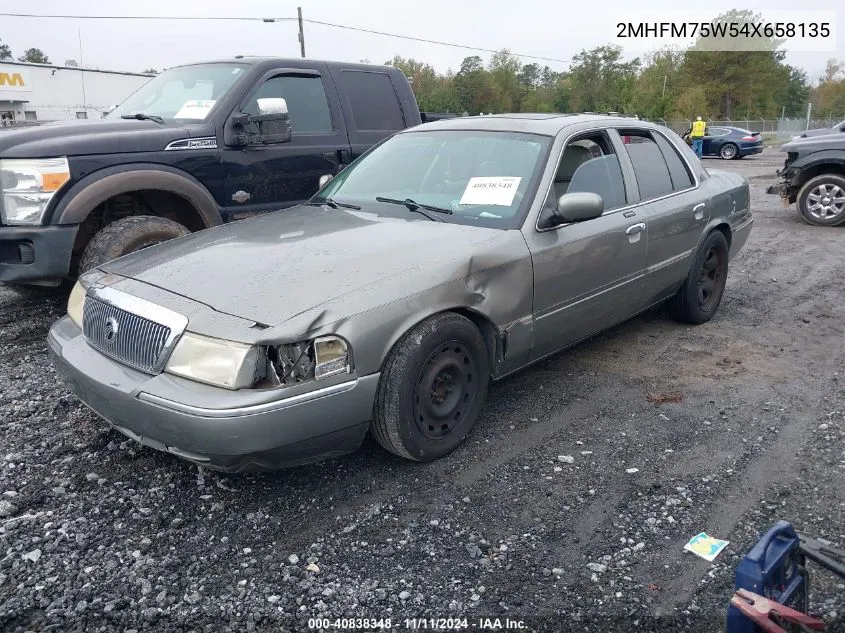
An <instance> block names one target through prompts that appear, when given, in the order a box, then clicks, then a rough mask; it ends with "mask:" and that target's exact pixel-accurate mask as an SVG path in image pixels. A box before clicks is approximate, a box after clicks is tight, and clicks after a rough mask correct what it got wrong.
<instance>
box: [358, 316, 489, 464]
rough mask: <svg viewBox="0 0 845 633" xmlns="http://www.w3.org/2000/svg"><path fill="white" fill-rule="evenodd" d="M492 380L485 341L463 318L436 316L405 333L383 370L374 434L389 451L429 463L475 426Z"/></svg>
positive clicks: (449, 449) (470, 322)
mask: <svg viewBox="0 0 845 633" xmlns="http://www.w3.org/2000/svg"><path fill="white" fill-rule="evenodd" d="M489 378H490V361H489V358H488V354H487V347H486V345H485V344H484V338H483V337H482V335H481V333H480V332H479V331H478V328H477V327H475V325H474V324H473V323H472V321H470V320H469V319H467V318H466V317H464V316H461V315H459V314H455V313H451V312H446V313H443V314H437V315H434V316H432V317H430V318H428V319H426V320H425V321H423V322H422V323H420V324H418V325H417V326H415V327H414V328H413V329H411V330H410V331H409V332H407V333H406V334H405V335H404V336H403V337H402V339H401V340H400V341H399V342H398V343H397V344H396V345H395V346H394V348H393V350H391V352H390V354H389V355H388V357H387V360H386V361H385V363H384V367H383V368H382V373H381V378H380V380H379V386H378V390H377V391H376V399H375V405H374V410H373V422H372V427H371V430H372V433H373V436H374V437H375V439H376V441H377V442H378V443H379V444H381V445H382V446H383V447H384V448H385V449H387V450H388V451H390V452H392V453H395V454H397V455H399V456H401V457H404V458H406V459H411V460H415V461H431V460H434V459H437V458H438V457H442V456H444V455H446V454H447V453H450V452H452V451H453V450H454V449H455V448H456V447H457V446H458V445H459V444H460V443H461V442H462V441H463V440H464V438H465V437H466V435H467V433H469V431H470V429H471V428H472V427H473V425H474V424H475V421H476V419H477V418H478V415H479V413H480V412H481V408H482V406H483V405H484V400H485V399H486V397H487V387H488V384H489Z"/></svg>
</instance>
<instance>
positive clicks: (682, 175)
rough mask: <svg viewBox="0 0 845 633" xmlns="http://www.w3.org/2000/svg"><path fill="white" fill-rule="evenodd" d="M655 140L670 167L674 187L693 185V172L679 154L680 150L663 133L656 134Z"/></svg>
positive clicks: (675, 188)
mask: <svg viewBox="0 0 845 633" xmlns="http://www.w3.org/2000/svg"><path fill="white" fill-rule="evenodd" d="M654 140H655V142H656V143H657V146H658V147H659V148H660V152H661V153H662V154H663V158H664V160H665V161H666V166H667V167H668V168H669V176H670V177H671V178H672V188H673V189H674V190H675V191H680V190H682V189H689V188H690V187H692V184H693V180H692V174H691V173H690V172H689V169H688V168H687V166H686V163H684V160H683V159H682V158H681V155H680V154H678V150H676V149H675V148H674V147H673V146H672V144H671V143H670V142H669V141H667V140H666V138H665V137H664V136H662V135H661V134H655V135H654Z"/></svg>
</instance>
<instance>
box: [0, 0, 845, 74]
mask: <svg viewBox="0 0 845 633" xmlns="http://www.w3.org/2000/svg"><path fill="white" fill-rule="evenodd" d="M680 5H681V3H678V2H677V0H652V1H650V2H648V1H641V2H637V4H636V10H637V11H640V10H644V11H648V12H649V15H650V16H652V15H663V16H665V18H664V19H666V20H667V21H682V20H683V17H684V15H685V14H684V12H683V10H682V8H679V7H680ZM798 5H799V3H797V2H795V0H791V1H790V0H766V1H765V2H759V3H748V4H746V3H743V2H742V1H741V0H735V1H734V2H733V3H731V2H711V3H707V2H705V3H703V4H695V5H694V6H695V8H696V9H697V10H702V9H706V10H708V11H710V13H712V17H716V16H717V15H719V14H720V13H722V12H724V11H727V10H729V9H734V8H735V9H752V10H754V11H756V12H762V13H763V15H764V17H765V15H766V11H775V10H778V11H779V10H792V11H794V13H795V16H796V18H795V19H796V20H797V19H800V18H801V15H802V14H801V13H800V12H798V11H795V7H796V6H798ZM836 5H837V3H834V2H817V1H815V0H801V2H800V7H801V8H802V9H803V10H810V9H817V10H822V9H824V10H831V9H835V8H836ZM297 6H300V7H302V13H303V17H304V18H306V19H311V20H319V21H324V22H332V23H335V24H342V25H347V26H354V27H359V28H365V29H370V30H376V31H383V32H388V33H394V34H399V35H407V36H412V37H418V38H423V39H429V40H438V41H441V42H449V43H454V44H461V45H464V46H470V47H479V48H483V49H492V50H499V49H502V48H508V49H510V50H511V52H513V53H516V54H524V55H526V56H528V55H531V56H536V57H545V58H549V59H553V60H560V61H548V60H539V59H532V58H530V57H523V58H522V61H523V63H529V62H536V63H539V64H541V65H544V64H547V65H548V66H550V67H551V68H552V69H553V70H557V71H563V70H566V69H567V68H568V63H567V61H568V60H569V59H571V57H572V56H573V55H576V54H577V53H578V52H580V51H581V50H583V49H590V48H594V47H596V46H600V45H602V44H609V43H620V44H623V46H624V47H625V54H626V57H628V58H631V57H634V56H636V55H641V54H642V53H643V52H644V50H649V49H653V48H656V47H657V45H659V42H656V41H655V40H649V41H646V40H617V39H616V29H615V27H614V25H615V23H616V22H618V21H619V19H622V16H624V18H625V19H626V20H627V19H628V18H629V17H630V16H631V15H632V9H631V7H632V5H631V3H630V2H627V3H626V2H616V3H614V2H604V3H602V4H601V5H600V10H591V9H592V6H591V5H590V4H589V3H586V2H583V1H581V0H568V2H561V1H560V0H519V1H518V2H514V1H513V0H507V1H506V0H486V1H484V2H477V1H475V0H426V1H424V2H410V1H406V2H397V1H395V0H393V1H390V0H367V1H362V0H299V1H297V0H293V1H290V2H288V1H285V0H240V1H239V2H230V1H226V2H222V1H220V0H167V2H165V1H164V0H143V1H138V0H86V2H84V3H81V2H69V1H67V0H29V1H28V2H26V3H23V2H14V1H12V0H0V13H2V12H9V13H16V12H17V13H31V14H40V15H46V14H71V13H72V14H75V15H100V16H104V15H124V16H183V17H184V16H190V17H234V16H237V17H243V18H263V17H275V18H279V17H291V18H295V17H296V14H297V11H296V9H297ZM686 6H687V7H689V6H690V5H686ZM655 12H656V13H655ZM633 15H636V13H634V14H633ZM0 40H2V41H3V42H4V43H6V44H8V45H9V46H10V47H11V49H12V52H13V54H14V55H15V57H17V56H19V55H21V54H22V53H23V51H24V50H25V49H27V48H30V47H34V48H40V49H41V50H42V51H43V52H44V53H45V54H46V55H47V56H48V57H49V58H50V61H51V62H53V63H64V61H65V60H68V59H73V60H76V61H77V62H79V61H80V59H81V61H82V65H84V66H85V67H93V68H101V69H107V70H121V71H142V70H144V69H146V68H150V67H152V68H157V69H159V70H160V69H162V68H167V67H170V66H175V65H178V64H182V63H190V62H195V61H202V60H206V59H215V58H220V57H228V56H232V55H237V54H244V55H270V56H278V57H299V56H300V49H299V42H298V40H297V23H296V21H295V20H294V21H290V22H280V23H278V22H277V23H264V22H261V21H258V20H254V21H244V20H241V21H225V20H214V21H212V20H206V21H169V20H91V19H85V20H82V19H46V18H19V17H0ZM831 40H832V42H831V43H834V41H835V44H834V45H835V49H836V50H835V51H825V52H803V51H802V52H797V51H788V52H787V61H788V63H791V64H794V65H798V66H801V67H802V68H804V69H805V70H806V71H807V72H808V75H809V78H810V79H811V80H816V79H817V78H818V77H819V76H820V75H821V74H822V72H823V71H824V67H825V64H826V62H827V60H828V59H830V58H838V59H840V60H845V27H843V28H841V29H835V38H831ZM80 41H81V46H80ZM631 43H633V45H632V44H631ZM652 43H654V45H652ZM305 45H306V46H305V47H306V55H307V57H310V58H316V59H333V60H338V61H360V60H368V61H370V62H372V63H384V62H385V61H387V60H389V59H391V58H392V57H393V56H394V55H401V56H403V57H413V58H415V59H419V60H422V61H425V62H428V63H430V64H432V65H433V66H434V67H435V68H436V69H437V70H438V71H440V72H445V71H447V70H448V69H450V68H451V69H452V70H454V71H457V70H458V69H459V67H460V64H461V60H463V59H464V57H466V56H468V55H479V56H481V57H482V59H484V60H485V62H486V61H487V60H488V59H489V57H490V53H488V52H483V51H473V50H467V49H461V48H456V47H450V46H443V45H438V44H428V43H422V42H415V41H408V40H402V39H397V38H393V37H386V36H382V35H375V34H370V33H361V32H356V31H352V30H345V29H339V28H334V27H330V26H325V25H317V24H311V23H306V24H305Z"/></svg>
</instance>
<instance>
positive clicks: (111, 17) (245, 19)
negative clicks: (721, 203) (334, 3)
mask: <svg viewBox="0 0 845 633" xmlns="http://www.w3.org/2000/svg"><path fill="white" fill-rule="evenodd" d="M0 17H10V18H55V19H69V20H205V21H209V20H211V21H233V20H237V21H241V22H295V21H297V19H298V18H249V17H243V16H236V17H224V16H196V17H191V16H164V15H43V14H35V13H0ZM302 21H303V22H307V23H309V24H318V25H320V26H328V27H331V28H335V29H345V30H347V31H358V32H360V33H369V34H371V35H381V36H383V37H393V38H397V39H401V40H411V41H414V42H423V43H425V44H437V45H438V46H450V47H452V48H460V49H464V50H469V51H480V52H484V53H494V54H495V53H498V52H500V51H498V50H495V49H492V48H482V47H480V46H470V45H468V44H455V43H454V42H442V41H440V40H430V39H426V38H422V37H413V36H411V35H399V34H398V33H387V32H385V31H376V30H374V29H365V28H362V27H358V26H348V25H345V24H335V23H333V22H324V21H322V20H310V19H303V20H302ZM509 54H510V55H513V56H514V57H522V58H525V59H537V60H540V61H546V62H557V63H560V64H569V63H570V62H571V60H569V59H557V58H555V57H541V56H539V55H528V54H525V53H514V52H509Z"/></svg>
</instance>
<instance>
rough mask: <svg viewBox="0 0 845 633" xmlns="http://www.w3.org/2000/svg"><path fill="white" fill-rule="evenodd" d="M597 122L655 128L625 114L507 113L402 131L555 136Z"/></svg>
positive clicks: (439, 122)
mask: <svg viewBox="0 0 845 633" xmlns="http://www.w3.org/2000/svg"><path fill="white" fill-rule="evenodd" d="M589 123H594V124H599V125H601V126H602V127H637V128H647V129H659V128H661V127H662V126H659V125H657V124H655V123H649V122H648V121H642V120H640V119H634V118H629V117H621V116H620V117H616V116H607V115H603V114H579V113H574V114H562V113H510V114H485V115H480V116H467V117H456V118H453V119H443V120H440V121H432V122H431V123H423V124H422V125H418V126H416V127H413V128H409V129H407V130H405V131H404V132H423V131H433V130H485V131H487V130H489V131H494V132H523V133H533V134H543V135H546V136H555V135H557V134H558V133H559V132H560V131H561V130H563V129H564V128H567V127H570V126H574V125H579V124H589Z"/></svg>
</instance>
